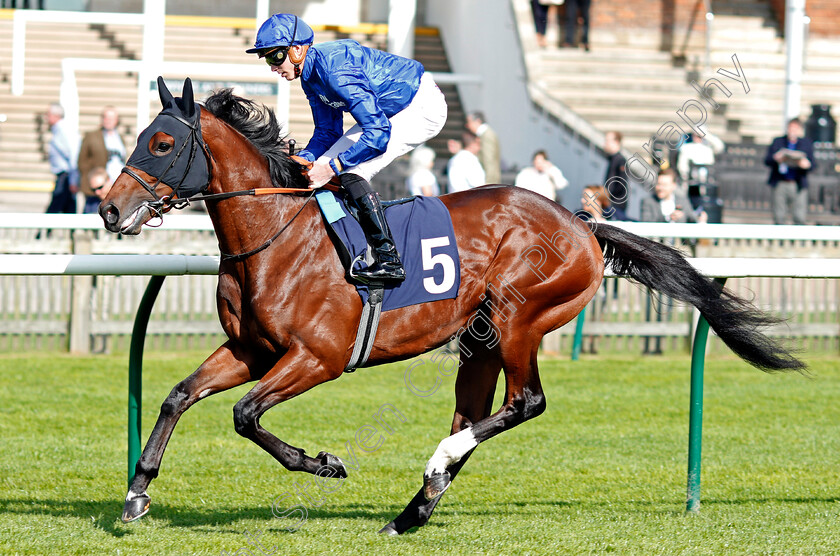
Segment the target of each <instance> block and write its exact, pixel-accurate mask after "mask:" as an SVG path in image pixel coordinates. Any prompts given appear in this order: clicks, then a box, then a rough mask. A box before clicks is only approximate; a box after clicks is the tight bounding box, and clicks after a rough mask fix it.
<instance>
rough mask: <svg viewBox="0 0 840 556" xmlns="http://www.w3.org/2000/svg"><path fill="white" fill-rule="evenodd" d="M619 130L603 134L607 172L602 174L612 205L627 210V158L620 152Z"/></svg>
mask: <svg viewBox="0 0 840 556" xmlns="http://www.w3.org/2000/svg"><path fill="white" fill-rule="evenodd" d="M621 139H622V136H621V132H620V131H608V132H607V133H606V134H605V135H604V152H605V153H606V154H607V173H606V175H605V176H604V186H605V187H606V188H607V193H608V194H609V196H610V202H611V203H612V206H614V207H616V208H619V209H621V210H622V211H626V210H627V202H628V200H629V198H630V191H628V189H627V174H626V172H625V166H626V164H627V159H626V158H624V155H623V154H621Z"/></svg>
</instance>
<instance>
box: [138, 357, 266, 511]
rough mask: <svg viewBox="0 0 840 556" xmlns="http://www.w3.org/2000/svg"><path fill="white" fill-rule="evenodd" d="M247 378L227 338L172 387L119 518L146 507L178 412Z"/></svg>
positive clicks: (246, 373) (243, 365)
mask: <svg viewBox="0 0 840 556" xmlns="http://www.w3.org/2000/svg"><path fill="white" fill-rule="evenodd" d="M249 380H251V373H250V371H249V368H248V364H247V362H246V360H245V359H244V358H243V357H241V356H240V355H237V354H234V352H233V349H232V346H231V343H230V342H227V343H225V344H224V345H222V346H221V347H220V348H219V349H217V350H216V351H215V352H214V353H213V354H212V355H211V356H210V357H208V358H207V360H206V361H204V363H202V364H201V366H200V367H199V368H198V369H197V370H196V371H195V372H194V373H193V374H191V375H190V376H188V377H187V378H185V379H184V380H182V381H181V382H179V383H178V384H177V385H176V386H175V388H173V389H172V391H171V392H170V393H169V396H167V398H166V400H165V401H164V402H163V405H162V406H161V408H160V414H159V415H158V419H157V422H156V423H155V428H154V429H153V430H152V434H151V435H149V440H148V441H147V442H146V446H145V448H143V454H142V455H141V456H140V460H139V461H138V462H137V467H136V468H135V474H134V480H133V481H131V486H130V487H129V489H128V494H127V495H126V497H125V508H124V509H123V514H122V520H123V521H125V522H126V523H128V522H129V521H134V520H135V519H138V518H140V517H142V516H144V515H145V514H146V513H147V512H148V511H149V502H150V498H149V495H148V494H146V489H147V488H148V486H149V483H151V482H152V479H154V478H155V477H157V475H158V471H159V470H160V462H161V460H162V459H163V452H164V450H166V444H167V443H168V442H169V438H170V437H171V436H172V431H174V430H175V425H176V424H177V423H178V419H179V418H180V417H181V415H183V413H184V412H185V411H186V410H187V409H189V407H190V406H191V405H193V404H194V403H195V402H197V401H198V400H200V399H203V398H206V397H207V396H209V395H211V394H215V393H217V392H222V391H224V390H227V389H229V388H233V387H235V386H239V385H240V384H244V383H245V382H248V381H249Z"/></svg>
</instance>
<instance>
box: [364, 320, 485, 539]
mask: <svg viewBox="0 0 840 556" xmlns="http://www.w3.org/2000/svg"><path fill="white" fill-rule="evenodd" d="M467 340H472V338H471V337H463V336H462V338H461V345H462V350H461V366H460V368H459V370H458V377H457V379H456V380H455V416H454V417H453V419H452V429H451V432H450V434H455V433H457V432H460V431H462V430H464V429H466V428H468V427H470V426H472V424H473V423H475V422H478V421H480V420H481V419H484V418H486V417H487V416H488V415H490V412H491V410H492V407H493V394H494V392H495V390H496V382H497V381H498V378H499V372H500V371H501V368H502V365H501V361H500V360H499V354H498V350H488V349H487V347H486V346H483V345H480V344H479V343H478V342H475V341H474V340H473V341H467ZM466 353H470V354H471V356H470V357H467V356H466ZM471 453H472V451H469V452H467V453H465V454H464V455H463V456H462V457H461V459H460V460H459V461H457V462H455V463H453V464H452V465H451V466H449V467H448V468H447V471H448V473H449V476H450V481H451V480H454V479H455V476H456V475H457V474H458V471H460V470H461V468H462V467H463V466H464V464H465V463H466V462H467V459H468V458H469V456H470V454H471ZM441 496H442V493H441V494H440V495H438V496H436V497H434V498H432V499H431V500H427V499H426V496H425V494H424V491H423V488H421V489H420V490H419V491H418V492H417V494H416V495H414V498H412V499H411V502H409V503H408V506H406V508H405V509H404V510H403V511H402V513H401V514H400V515H399V516H397V517H396V518H395V519H394V520H393V521H392V522H391V523H389V524H388V525H386V526H385V527H383V528H382V529H381V530H380V531H379V532H380V533H384V534H388V535H401V534H402V533H405V532H406V531H408V530H409V529H411V528H412V527H421V526H423V525H425V524H426V522H428V521H429V518H430V517H431V516H432V512H433V511H434V509H435V506H437V503H438V502H439V501H440V499H441Z"/></svg>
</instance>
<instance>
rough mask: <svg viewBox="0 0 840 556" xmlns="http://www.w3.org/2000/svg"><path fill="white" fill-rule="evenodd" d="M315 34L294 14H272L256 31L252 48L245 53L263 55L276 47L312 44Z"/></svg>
mask: <svg viewBox="0 0 840 556" xmlns="http://www.w3.org/2000/svg"><path fill="white" fill-rule="evenodd" d="M314 38H315V33H314V32H313V31H312V28H311V27H310V26H309V25H307V24H306V22H305V21H303V20H302V19H300V18H299V17H298V16H296V15H294V14H274V15H273V16H271V17H269V18H268V19H266V20H265V23H263V24H262V25H261V26H260V30H259V31H257V40H256V41H255V42H254V48H249V49H248V50H246V51H245V52H246V53H248V54H255V53H256V54H260V55H261V56H262V54H264V53H265V52H267V51H268V50H270V49H272V48H276V47H278V46H292V45H295V44H312V41H313V40H314Z"/></svg>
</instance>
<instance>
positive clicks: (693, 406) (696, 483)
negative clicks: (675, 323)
mask: <svg viewBox="0 0 840 556" xmlns="http://www.w3.org/2000/svg"><path fill="white" fill-rule="evenodd" d="M715 281H716V282H717V283H719V284H720V285H721V286H722V285H723V284H724V283H725V282H726V279H725V278H716V279H715ZM708 338H709V321H707V320H706V317H704V316H703V315H700V319H699V320H698V321H697V330H695V332H694V344H693V345H692V347H691V401H690V405H689V412H688V487H687V489H686V490H687V494H686V505H685V511H686V512H689V513H697V512H699V511H700V453H701V448H702V442H703V371H704V366H705V361H706V342H707V340H708Z"/></svg>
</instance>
